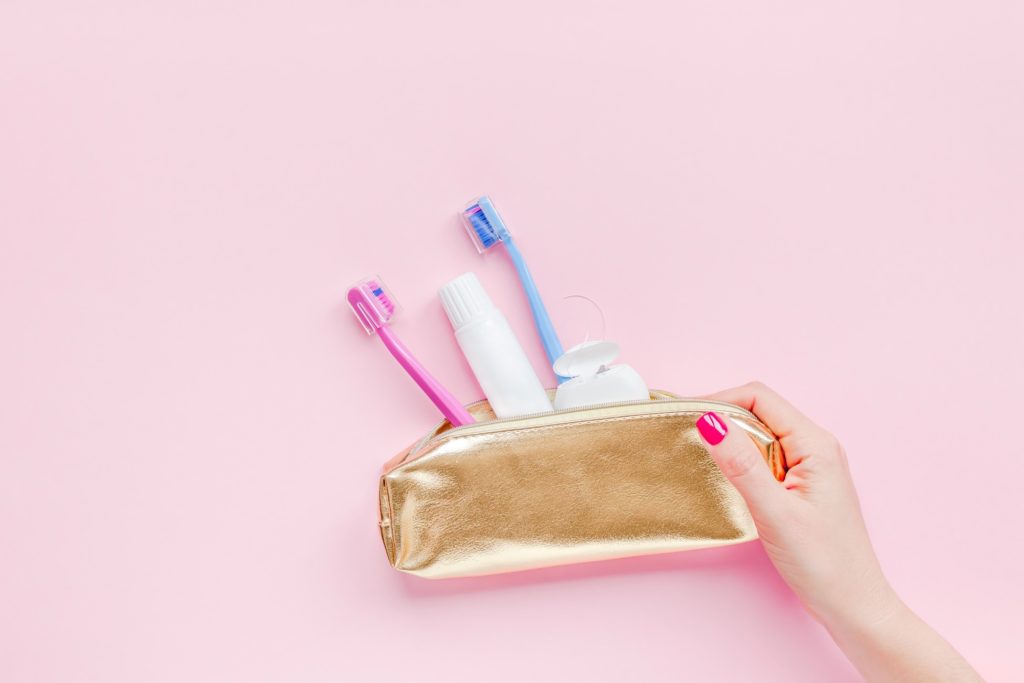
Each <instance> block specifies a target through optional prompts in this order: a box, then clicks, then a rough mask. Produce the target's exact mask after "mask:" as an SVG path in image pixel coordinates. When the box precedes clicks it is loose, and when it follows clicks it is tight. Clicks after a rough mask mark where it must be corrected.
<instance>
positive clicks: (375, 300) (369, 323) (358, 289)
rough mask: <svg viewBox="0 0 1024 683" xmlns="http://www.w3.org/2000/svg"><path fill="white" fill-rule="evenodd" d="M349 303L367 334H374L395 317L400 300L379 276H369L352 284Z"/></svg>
mask: <svg viewBox="0 0 1024 683" xmlns="http://www.w3.org/2000/svg"><path fill="white" fill-rule="evenodd" d="M348 305H349V308H351V309H352V313H354V314H355V316H356V318H357V319H358V320H359V323H360V324H361V325H362V326H363V329H364V330H366V333H367V334H373V333H375V332H376V331H377V328H379V327H380V326H381V325H384V324H386V323H387V322H389V321H390V320H391V318H393V317H394V315H395V312H396V311H397V310H398V308H399V305H398V300H397V299H396V298H395V296H394V295H393V294H392V293H391V290H390V289H389V288H388V286H387V285H386V284H385V283H384V280H382V279H381V278H380V277H379V276H374V277H368V278H364V279H362V280H360V281H359V282H357V283H356V284H354V285H352V287H351V288H349V291H348Z"/></svg>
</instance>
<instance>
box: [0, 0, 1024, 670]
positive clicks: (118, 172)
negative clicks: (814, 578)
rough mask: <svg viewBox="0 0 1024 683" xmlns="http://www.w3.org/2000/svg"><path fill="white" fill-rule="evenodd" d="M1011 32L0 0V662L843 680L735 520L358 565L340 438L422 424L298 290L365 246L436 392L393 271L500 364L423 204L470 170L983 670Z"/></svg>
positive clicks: (999, 666)
mask: <svg viewBox="0 0 1024 683" xmlns="http://www.w3.org/2000/svg"><path fill="white" fill-rule="evenodd" d="M1022 34H1024V11H1022V6H1021V4H1020V3H1014V2H962V3H951V2H931V1H929V2H925V1H923V0H921V1H918V2H896V3H893V2H880V1H879V2H868V3H818V2H810V1H807V2H785V1H783V2H768V3H753V2H751V3H742V4H738V3H705V2H682V3H678V2H663V3H652V2H629V3H626V2H623V3H607V2H598V3H593V2H572V3H570V2H565V3H557V4H556V3H522V2H517V3H507V4H506V6H505V8H498V7H483V6H480V5H478V4H477V3H470V2H464V3H433V2H418V3H404V4H403V3H394V2H368V1H367V2H347V3H337V2H320V3H316V2H305V1H302V2H282V1H277V2H212V3H211V2H205V1H204V2H198V1H190V2H173V3H172V2H167V3H145V2H143V3H139V2H127V1H125V2H90V3H72V2H65V3H60V2H39V1H36V0H33V1H29V0H24V1H21V0H5V2H4V3H3V5H2V6H0V98H2V103H0V283H2V287H0V321H2V326H3V327H2V336H0V387H2V388H0V552H2V563H0V630H2V633H0V671H2V674H0V677H2V678H3V680H4V681H10V682H12V683H13V682H21V681H76V682H79V681H81V682H86V681H104V682H106V681H342V680H348V681H360V680H399V678H400V677H401V678H408V679H410V680H422V681H469V680H489V681H505V680H508V681H519V680H523V679H526V680H555V679H559V678H562V679H565V680H585V679H589V680H602V681H605V680H606V681H621V680H654V681H669V680H723V681H733V680H759V681H821V680H828V681H847V680H854V679H855V674H854V673H853V671H852V670H851V669H850V667H849V665H848V664H847V663H846V662H845V660H844V658H843V656H842V654H841V653H840V652H839V651H838V650H837V649H836V648H835V647H834V646H833V645H832V644H831V642H830V640H829V638H828V636H827V634H826V633H825V632H824V631H823V630H822V629H821V628H820V627H819V626H817V625H816V624H815V623H814V622H813V621H812V620H811V619H810V618H809V617H808V616H807V615H806V614H805V613H804V612H803V611H802V609H801V607H800V605H799V604H798V603H797V602H796V601H795V599H794V598H793V597H792V595H790V594H789V593H788V591H787V590H786V588H785V586H784V585H783V584H782V582H781V581H780V579H779V578H778V577H777V576H776V574H775V572H774V571H773V569H772V567H771V566H770V564H769V563H768V561H767V560H766V558H765V556H764V554H763V552H762V550H761V548H760V546H759V545H758V544H756V543H754V544H748V545H745V546H739V547H733V548H727V549H721V550H713V551H705V552H699V553H690V554H681V555H673V556H661V557H654V558H641V559H630V560H622V561H617V562H607V563H601V564H594V565H588V566H579V567H568V568H560V569H554V570H545V571H536V572H530V573H525V574H518V575H510V576H503V577H490V578H481V579H470V580H456V581H448V582H425V581H422V580H418V579H415V578H411V577H406V576H403V575H399V574H397V573H396V572H394V571H392V570H391V569H390V568H389V567H388V565H387V563H386V560H385V556H384V552H383V549H382V547H381V543H380V540H379V537H378V534H377V529H376V525H375V522H376V520H375V511H374V505H375V496H376V478H377V474H378V471H379V467H380V465H381V464H382V463H383V462H384V461H385V460H386V459H387V458H388V457H390V456H391V455H392V454H393V453H394V452H396V451H398V450H399V449H400V448H401V447H403V446H405V445H407V444H408V443H410V442H411V441H412V440H413V439H415V438H416V437H417V436H418V435H420V434H421V433H422V432H424V431H425V430H427V429H428V428H430V426H431V425H432V424H433V423H434V421H435V420H436V415H435V412H434V411H433V409H432V406H431V405H430V404H429V403H428V402H427V401H426V400H425V399H424V398H423V397H422V396H421V395H419V394H418V393H416V391H415V390H414V387H413V385H412V383H411V382H410V381H409V380H408V379H407V378H406V377H405V376H404V375H402V373H401V372H400V370H399V369H398V367H397V366H396V365H395V364H394V363H393V362H392V361H391V360H390V359H389V357H388V356H387V354H386V353H385V351H384V350H383V349H382V348H380V346H379V344H378V343H377V342H376V341H375V340H370V339H367V338H366V337H365V336H364V335H363V333H362V331H361V330H360V329H359V328H358V326H357V324H356V323H355V321H354V320H353V319H352V317H351V315H350V314H349V312H348V310H347V309H346V308H345V307H344V305H343V302H342V295H343V292H344V289H345V287H346V286H347V285H348V284H350V283H351V282H352V281H353V280H355V279H356V278H358V277H360V276H363V275H365V274H369V273H374V272H377V273H380V274H381V275H383V276H384V278H385V279H386V280H387V281H388V282H389V284H390V285H391V287H392V289H394V290H395V292H396V293H397V295H398V298H399V300H400V301H401V302H402V304H403V306H404V310H403V312H402V313H401V317H400V318H399V319H398V321H397V323H396V329H397V331H398V332H399V334H400V335H402V336H403V337H404V338H405V340H406V342H407V343H408V344H409V345H410V346H412V347H413V348H414V349H415V350H416V352H417V353H418V354H419V355H420V358H421V360H423V361H424V362H425V363H426V364H428V365H429V366H430V367H431V368H432V369H433V370H434V371H435V372H436V374H437V375H438V376H439V377H441V378H442V379H443V380H444V381H445V382H446V383H448V384H449V385H450V387H451V388H452V389H453V390H454V391H455V392H456V393H457V394H458V395H459V396H461V397H462V398H464V399H465V400H467V401H468V400H471V399H475V398H477V397H478V396H479V390H478V388H477V387H476V386H475V385H474V383H473V381H472V379H471V377H470V375H469V374H468V371H467V369H466V367H465V366H464V363H463V361H462V359H461V357H460V356H459V355H458V353H457V352H456V350H455V348H454V346H453V340H452V337H451V334H450V330H449V328H448V324H447V321H446V320H445V319H444V317H443V313H442V312H441V309H440V305H439V303H438V301H437V299H436V296H435V294H434V291H435V289H436V287H437V286H438V285H440V284H442V283H443V282H444V281H445V280H446V279H448V278H451V277H454V276H455V275H458V274H459V273H461V272H463V271H466V270H469V269H472V270H474V271H476V272H477V273H478V274H479V276H480V277H481V279H482V280H483V281H484V283H485V285H487V286H488V288H489V289H490V291H491V293H492V294H493V296H494V298H495V299H496V300H497V302H498V303H499V304H500V305H501V306H502V307H503V308H504V310H505V311H506V313H507V315H508V316H509V318H510V320H511V321H512V323H513V325H514V326H515V327H516V329H517V330H519V331H520V333H521V337H522V338H523V339H524V341H525V342H526V345H527V347H528V351H529V353H530V355H531V358H532V359H533V360H534V361H535V364H536V366H537V367H538V368H541V367H542V366H543V356H542V353H541V349H540V347H539V344H538V343H537V342H536V341H535V339H534V338H533V337H532V336H531V333H530V330H531V328H530V322H529V317H528V310H527V308H526V305H525V302H524V300H523V299H522V297H521V296H520V295H519V292H518V290H517V285H516V284H515V281H514V280H513V276H512V269H511V267H510V265H509V264H508V262H507V260H506V259H505V258H504V257H503V256H501V255H494V256H493V257H491V256H489V257H487V258H481V257H478V256H477V255H476V253H475V252H474V251H473V250H472V248H471V246H470V244H469V241H468V240H467V238H466V237H465V235H464V234H463V233H462V232H461V228H460V227H459V226H458V225H457V223H456V220H455V212H456V210H457V209H458V208H459V207H460V206H461V205H462V204H463V202H465V201H466V200H468V199H470V198H471V197H473V196H474V195H476V194H478V193H481V192H488V193H490V194H491V195H492V196H493V197H494V198H495V200H496V201H497V202H498V203H499V205H500V206H501V207H502V208H503V211H504V213H505V217H506V218H507V219H508V221H509V223H510V224H511V225H512V227H513V229H515V230H516V231H517V234H518V237H519V239H520V242H521V245H522V247H523V248H524V250H525V252H526V253H527V256H528V258H529V260H530V263H531V265H532V267H533V270H534V271H535V273H536V274H537V277H538V280H539V282H540V284H541V286H542V289H543V291H544V292H545V293H546V294H547V297H548V298H549V300H552V301H557V300H558V299H559V297H561V296H563V295H566V294H573V293H584V294H587V295H589V296H591V297H592V298H594V299H596V300H598V301H599V302H600V303H601V305H602V306H603V307H604V309H605V311H606V312H607V314H608V318H609V328H608V334H609V336H610V337H611V338H613V339H615V340H617V341H618V342H620V343H621V344H622V346H623V348H624V350H625V357H624V360H626V361H628V362H629V363H631V364H632V365H634V367H636V368H637V369H638V370H640V371H641V373H642V374H644V375H645V376H646V377H647V378H648V379H649V381H650V382H651V384H653V385H655V386H657V387H660V388H665V389H670V390H674V391H677V392H681V393H688V394H695V393H702V392H707V391H711V390H714V389H717V388H721V387H724V386H727V385H733V384H737V383H741V382H744V381H746V380H750V379H755V378H756V379H761V380H764V381H766V382H768V383H769V384H772V385H774V386H775V387H776V388H777V389H778V390H780V391H781V392H782V393H784V394H786V395H788V396H789V397H790V398H791V399H792V400H793V401H794V402H796V403H797V404H799V405H800V406H802V407H803V408H804V409H805V410H806V411H807V412H808V413H809V414H810V415H811V416H813V417H814V418H816V419H818V420H820V421H821V422H822V423H823V424H825V425H826V426H828V427H829V428H831V429H832V430H834V431H835V432H836V433H837V434H838V435H839V436H840V438H841V439H842V440H843V442H844V443H845V444H846V446H847V449H848V451H849V454H850V459H851V461H852V467H853V470H854V475H855V477H856V479H857V483H858V485H859V488H860V492H861V496H862V499H863V506H864V513H865V515H866V517H867V520H868V523H869V526H870V529H871V531H872V534H873V537H874V540H875V543H876V546H877V549H878V552H879V555H880V556H881V558H882V562H883V565H884V566H885V568H886V570H887V572H888V574H889V576H890V578H891V580H892V582H893V583H894V584H895V585H896V587H897V588H898V589H899V591H900V592H901V593H902V594H903V595H904V597H905V598H906V599H907V601H908V602H909V603H910V604H911V605H912V606H913V607H915V608H916V609H917V610H918V611H919V612H920V613H921V614H922V615H923V616H924V617H925V618H926V619H927V620H928V621H929V622H931V623H932V624H934V625H935V626H936V627H937V628H938V629H939V630H940V631H941V632H942V633H943V634H945V635H946V636H947V637H949V638H950V639H951V640H952V641H953V642H954V643H955V644H956V645H957V646H958V647H959V648H960V649H961V650H962V651H963V652H964V653H965V654H966V656H967V657H968V658H969V659H971V660H972V661H973V662H974V663H975V665H976V666H977V667H978V668H979V669H980V670H981V671H982V672H983V674H985V675H987V676H989V677H991V679H992V680H1000V679H1003V680H1005V679H1009V678H1013V677H1015V676H1019V675H1021V674H1020V668H1021V667H1020V638H1021V632H1022V628H1021V616H1022V612H1024V586H1022V582H1021V575H1022V572H1024V550H1022V534H1021V521H1022V520H1021V516H1022V515H1021V497H1022V496H1021V492H1020V489H1019V487H1020V482H1021V480H1022V477H1024V464H1022V453H1021V446H1020V443H1021V438H1020V436H1019V435H1016V434H1014V433H1013V432H1014V430H1015V429H1019V425H1020V421H1021V410H1022V408H1024V404H1022V399H1021V396H1022V389H1021V387H1022V385H1024V363H1022V361H1021V354H1022V347H1024V323H1022V305H1021V294H1022V292H1024V266H1022V264H1021V252H1022V249H1024V238H1022V237H1021V232H1022V227H1024V193H1022V181H1024V132H1022V131H1024V126H1022V124H1021V122H1022V121H1024V85H1022V83H1024V82H1022V76H1021V74H1022V73H1024V42H1022V41H1021V40H1020V38H1021V35H1022ZM552 307H553V308H555V307H556V306H554V305H553V306H552ZM556 322H557V321H556ZM545 377H547V378H550V376H549V375H545ZM1018 680H1019V679H1018Z"/></svg>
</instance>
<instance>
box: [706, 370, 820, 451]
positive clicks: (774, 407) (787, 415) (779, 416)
mask: <svg viewBox="0 0 1024 683" xmlns="http://www.w3.org/2000/svg"><path fill="white" fill-rule="evenodd" d="M705 398H710V399H712V400H715V401H725V402H726V403H732V404H733V405H737V406H739V407H741V408H746V409H747V410H749V411H750V412H752V413H753V414H754V415H756V416H757V418H758V419H759V420H761V422H764V423H765V424H766V425H767V426H768V428H769V429H771V430H772V432H774V433H775V436H777V437H779V438H780V439H783V438H785V437H787V436H790V435H791V434H792V433H793V432H795V431H797V430H799V429H805V428H807V427H814V426H815V424H814V423H813V422H811V420H810V418H808V417H807V416H806V415H804V414H803V413H801V412H800V411H799V410H797V409H796V408H795V407H794V406H793V404H791V403H790V402H789V401H787V400H786V399H784V398H782V397H781V396H779V395H778V394H777V393H775V391H773V390H772V389H771V388H770V387H768V386H767V385H765V384H763V383H761V382H750V383H749V384H744V385H743V386H740V387H733V388H732V389H726V390H724V391H719V392H716V393H714V394H709V395H708V396H706V397H705Z"/></svg>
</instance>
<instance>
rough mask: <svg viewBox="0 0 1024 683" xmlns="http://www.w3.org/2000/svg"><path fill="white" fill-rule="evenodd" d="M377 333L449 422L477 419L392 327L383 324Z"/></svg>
mask: <svg viewBox="0 0 1024 683" xmlns="http://www.w3.org/2000/svg"><path fill="white" fill-rule="evenodd" d="M377 334H378V335H380V338H381V341H383V342H384V346H386V347H388V351H390V352H391V355H392V356H394V357H395V360H397V361H398V363H399V365H401V366H402V367H403V368H405V371H406V372H407V373H409V376H410V377H412V378H413V379H414V380H415V381H416V384H418V385H420V389H422V390H423V393H425V394H426V395H427V396H429V397H430V400H431V401H433V402H434V405H436V406H437V407H438V409H439V410H440V411H441V413H442V414H443V415H444V416H445V417H446V418H448V421H449V422H451V423H452V424H453V425H455V426H456V427H457V426H459V425H465V424H472V423H473V422H475V421H476V420H474V419H473V416H472V415H470V414H469V411H467V410H466V409H465V408H463V407H462V404H461V403H459V401H458V399H457V398H455V397H454V396H452V395H451V393H449V391H448V390H447V389H445V388H444V387H443V386H442V385H441V383H440V382H438V381H437V380H436V379H434V376H433V375H431V374H430V373H429V372H427V369H426V368H425V367H423V366H422V365H420V362H419V361H418V360H416V358H415V357H413V355H412V353H410V352H409V349H407V348H405V344H403V343H402V341H401V340H400V339H399V338H398V337H396V336H395V335H394V333H393V332H392V331H391V328H390V327H388V326H387V325H381V326H380V328H379V329H378V330H377Z"/></svg>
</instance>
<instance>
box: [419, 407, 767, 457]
mask: <svg viewBox="0 0 1024 683" xmlns="http://www.w3.org/2000/svg"><path fill="white" fill-rule="evenodd" d="M479 403H483V401H480V402H479ZM679 404H685V405H690V406H694V407H696V406H700V407H702V408H706V409H705V410H704V411H703V412H707V411H709V410H714V409H716V408H717V409H719V410H723V411H725V412H731V413H740V414H741V415H744V416H746V417H750V418H753V419H754V420H757V416H756V415H754V414H753V413H751V412H750V411H749V410H747V409H745V408H741V407H740V406H737V405H733V404H732V403H725V402H724V401H714V400H711V399H704V398H681V397H671V398H655V399H640V400H634V401H619V402H617V403H597V404H594V405H587V406H577V407H574V408H563V409H562V410H555V411H549V412H544V413H531V414H529V415H516V416H514V417H499V418H495V419H493V420H487V421H486V422H474V423H472V424H466V425H460V426H458V427H451V428H450V429H446V430H445V431H443V432H441V433H439V434H438V433H435V432H436V430H437V429H438V428H440V427H441V425H443V424H444V423H441V424H439V425H438V426H437V427H435V428H434V432H431V436H429V437H427V438H425V439H423V440H421V441H420V443H418V444H416V446H415V447H414V448H412V449H410V450H409V452H408V454H409V455H412V454H413V453H419V452H420V451H422V450H423V449H424V448H426V447H427V446H430V445H432V444H433V443H435V442H436V441H440V440H441V439H446V438H448V437H449V436H466V435H469V434H486V433H489V432H491V431H500V430H502V429H503V428H505V427H508V426H509V425H510V424H513V423H516V422H524V423H525V422H529V421H531V420H541V422H539V423H538V426H541V425H543V424H545V423H547V422H548V420H547V419H546V418H561V417H564V416H566V415H568V414H571V413H586V412H590V411H598V410H608V411H615V410H616V409H618V408H628V407H630V406H636V405H646V406H652V407H666V408H667V407H668V406H669V405H674V406H678V405H679ZM474 405H477V403H472V404H470V405H469V406H468V407H470V408H471V407H473V406H474ZM665 412H672V411H671V410H666V411H665ZM556 421H560V420H556ZM409 455H407V457H406V462H408V457H409Z"/></svg>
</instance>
